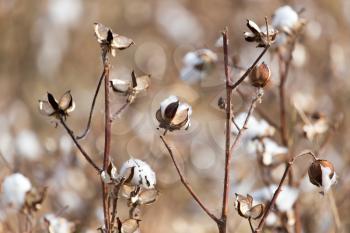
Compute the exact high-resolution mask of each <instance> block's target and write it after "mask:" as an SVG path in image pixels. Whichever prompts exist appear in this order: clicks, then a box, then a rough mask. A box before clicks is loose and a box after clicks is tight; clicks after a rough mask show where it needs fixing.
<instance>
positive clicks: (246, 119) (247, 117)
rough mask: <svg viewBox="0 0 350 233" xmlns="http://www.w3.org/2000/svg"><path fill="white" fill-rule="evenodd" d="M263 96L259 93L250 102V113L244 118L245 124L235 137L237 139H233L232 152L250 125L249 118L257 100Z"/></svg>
mask: <svg viewBox="0 0 350 233" xmlns="http://www.w3.org/2000/svg"><path fill="white" fill-rule="evenodd" d="M260 98H261V95H260V94H259V93H258V95H257V96H256V97H254V98H253V100H252V103H251V104H250V107H249V110H248V113H247V116H246V118H245V120H244V123H243V126H242V128H240V129H239V130H238V134H237V136H236V137H235V140H234V141H233V144H232V146H231V152H232V151H233V150H234V149H235V147H236V145H237V144H238V142H239V139H240V137H241V136H242V134H243V131H244V130H245V129H246V128H247V125H248V121H249V118H250V116H251V115H252V113H253V112H254V109H255V107H256V102H257V101H258V100H259V99H260Z"/></svg>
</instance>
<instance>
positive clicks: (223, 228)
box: [218, 28, 233, 233]
mask: <svg viewBox="0 0 350 233" xmlns="http://www.w3.org/2000/svg"><path fill="white" fill-rule="evenodd" d="M222 39H223V45H224V46H223V47H224V62H225V77H226V123H225V125H226V140H225V178H224V190H223V193H222V210H221V224H220V225H218V227H219V231H220V233H224V232H226V222H227V212H228V199H229V192H230V168H231V150H230V144H231V119H232V111H231V96H232V90H233V88H230V86H231V79H230V77H229V66H228V48H227V44H228V43H227V28H226V29H225V31H223V32H222Z"/></svg>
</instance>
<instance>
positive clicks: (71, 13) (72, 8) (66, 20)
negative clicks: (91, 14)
mask: <svg viewBox="0 0 350 233" xmlns="http://www.w3.org/2000/svg"><path fill="white" fill-rule="evenodd" d="M48 13H49V16H50V19H51V20H52V21H53V22H54V23H55V24H57V25H71V24H74V23H77V21H78V19H79V18H80V15H81V13H82V2H81V0H49V4H48Z"/></svg>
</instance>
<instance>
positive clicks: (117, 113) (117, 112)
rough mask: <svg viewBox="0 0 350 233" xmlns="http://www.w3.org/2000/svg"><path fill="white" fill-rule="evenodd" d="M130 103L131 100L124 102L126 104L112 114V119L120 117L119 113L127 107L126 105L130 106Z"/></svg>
mask: <svg viewBox="0 0 350 233" xmlns="http://www.w3.org/2000/svg"><path fill="white" fill-rule="evenodd" d="M129 104H130V102H126V103H124V104H123V105H122V106H121V107H120V108H119V109H118V111H116V112H115V113H114V114H113V116H112V121H114V120H115V119H116V118H117V117H118V115H119V114H120V113H122V112H123V111H124V110H125V109H126V107H128V106H129Z"/></svg>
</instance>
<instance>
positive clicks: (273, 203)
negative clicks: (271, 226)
mask: <svg viewBox="0 0 350 233" xmlns="http://www.w3.org/2000/svg"><path fill="white" fill-rule="evenodd" d="M305 155H311V156H312V157H313V159H314V160H317V157H316V156H315V155H314V154H313V153H312V152H311V151H305V152H302V153H300V154H298V155H297V156H295V157H293V158H292V159H291V160H290V161H289V162H288V165H287V166H286V169H285V171H284V173H283V176H282V178H281V181H280V183H279V185H278V187H277V189H276V191H275V192H274V194H273V197H272V199H271V201H270V202H269V204H268V206H267V208H266V210H265V212H264V215H263V216H262V218H261V220H260V222H259V225H258V227H257V228H256V229H255V231H254V232H255V233H257V232H260V231H261V230H262V228H263V226H264V224H265V221H266V218H267V216H268V215H269V213H270V211H271V209H272V206H274V205H275V203H276V200H277V198H278V195H279V194H280V192H281V191H282V186H283V183H284V181H285V179H286V178H287V175H288V173H289V171H290V169H291V167H292V165H293V163H294V161H295V160H296V159H298V158H300V157H302V156H305Z"/></svg>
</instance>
